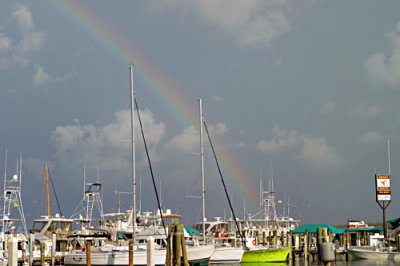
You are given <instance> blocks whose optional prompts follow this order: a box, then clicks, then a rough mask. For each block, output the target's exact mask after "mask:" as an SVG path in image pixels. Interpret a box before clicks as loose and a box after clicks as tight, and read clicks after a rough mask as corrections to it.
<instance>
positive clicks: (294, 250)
mask: <svg viewBox="0 0 400 266" xmlns="http://www.w3.org/2000/svg"><path fill="white" fill-rule="evenodd" d="M290 236H291V239H292V260H293V264H295V262H296V240H295V239H296V235H293V234H292V232H290Z"/></svg>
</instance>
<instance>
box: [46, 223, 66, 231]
mask: <svg viewBox="0 0 400 266" xmlns="http://www.w3.org/2000/svg"><path fill="white" fill-rule="evenodd" d="M68 224H69V223H66V222H52V223H51V225H50V226H49V228H48V229H47V231H56V230H57V229H60V230H64V229H65V228H66V226H67V225H68Z"/></svg>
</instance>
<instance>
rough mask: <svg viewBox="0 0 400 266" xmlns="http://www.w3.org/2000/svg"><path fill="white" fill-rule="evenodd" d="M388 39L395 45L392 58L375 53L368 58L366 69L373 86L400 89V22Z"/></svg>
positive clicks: (365, 64)
mask: <svg viewBox="0 0 400 266" xmlns="http://www.w3.org/2000/svg"><path fill="white" fill-rule="evenodd" d="M388 38H389V40H390V42H391V43H392V45H393V50H392V53H391V55H390V57H388V58H387V57H386V56H385V55H384V54H383V53H375V54H373V55H371V56H370V57H368V58H367V60H366V61H365V63H364V69H365V71H366V73H367V76H368V78H369V80H370V81H371V82H372V83H373V84H375V85H378V86H388V87H390V88H396V89H400V75H399V73H400V22H399V23H398V24H397V26H396V30H395V31H393V32H391V33H390V34H389V35H388Z"/></svg>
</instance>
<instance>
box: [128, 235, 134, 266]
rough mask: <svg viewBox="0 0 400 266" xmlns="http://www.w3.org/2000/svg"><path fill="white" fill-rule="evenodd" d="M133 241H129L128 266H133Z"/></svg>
mask: <svg viewBox="0 0 400 266" xmlns="http://www.w3.org/2000/svg"><path fill="white" fill-rule="evenodd" d="M133 252H134V251H133V240H130V241H129V266H133Z"/></svg>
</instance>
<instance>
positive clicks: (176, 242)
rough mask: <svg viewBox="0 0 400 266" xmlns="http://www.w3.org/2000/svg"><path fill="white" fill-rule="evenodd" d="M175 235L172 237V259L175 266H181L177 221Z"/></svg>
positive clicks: (176, 222) (176, 221)
mask: <svg viewBox="0 0 400 266" xmlns="http://www.w3.org/2000/svg"><path fill="white" fill-rule="evenodd" d="M174 226H175V232H176V233H175V235H174V258H175V264H176V265H181V234H180V232H178V230H179V221H178V220H175V223H174Z"/></svg>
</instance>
